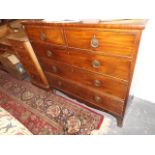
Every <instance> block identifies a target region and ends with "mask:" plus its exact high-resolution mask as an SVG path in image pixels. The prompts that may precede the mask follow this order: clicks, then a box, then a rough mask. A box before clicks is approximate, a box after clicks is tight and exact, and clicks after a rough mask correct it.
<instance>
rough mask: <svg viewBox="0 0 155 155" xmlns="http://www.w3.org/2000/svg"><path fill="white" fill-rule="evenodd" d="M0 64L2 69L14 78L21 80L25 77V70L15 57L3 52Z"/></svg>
mask: <svg viewBox="0 0 155 155" xmlns="http://www.w3.org/2000/svg"><path fill="white" fill-rule="evenodd" d="M0 62H1V63H2V67H3V69H5V70H6V71H7V72H8V73H9V74H10V75H12V76H14V77H15V78H17V79H19V80H23V79H25V78H26V77H27V74H26V71H25V69H24V68H23V66H22V64H21V63H20V61H19V60H18V58H17V57H16V56H15V55H13V54H10V53H7V52H5V53H4V54H2V55H1V56H0Z"/></svg>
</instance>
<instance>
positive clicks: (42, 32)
mask: <svg viewBox="0 0 155 155" xmlns="http://www.w3.org/2000/svg"><path fill="white" fill-rule="evenodd" d="M26 32H27V35H28V37H29V39H30V40H32V41H33V40H34V41H41V42H47V43H52V44H56V45H65V41H64V38H63V32H62V30H61V28H59V27H50V26H44V27H39V26H26Z"/></svg>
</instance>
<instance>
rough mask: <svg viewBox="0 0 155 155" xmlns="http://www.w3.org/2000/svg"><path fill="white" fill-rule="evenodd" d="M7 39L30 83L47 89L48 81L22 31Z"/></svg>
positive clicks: (12, 34)
mask: <svg viewBox="0 0 155 155" xmlns="http://www.w3.org/2000/svg"><path fill="white" fill-rule="evenodd" d="M7 39H8V41H9V42H10V44H11V45H12V48H13V52H14V54H15V55H16V56H17V57H18V59H19V60H20V61H21V63H22V64H23V66H24V68H25V70H26V72H27V73H28V75H29V77H30V79H31V82H32V83H33V84H35V85H37V86H39V87H41V88H44V89H48V88H49V84H48V81H47V79H46V77H45V75H44V73H43V70H42V68H41V66H40V64H39V62H38V59H37V57H36V55H35V53H34V51H33V49H32V46H31V44H30V42H29V40H28V38H27V36H26V34H25V33H24V32H23V31H19V32H15V33H11V34H10V35H8V36H7Z"/></svg>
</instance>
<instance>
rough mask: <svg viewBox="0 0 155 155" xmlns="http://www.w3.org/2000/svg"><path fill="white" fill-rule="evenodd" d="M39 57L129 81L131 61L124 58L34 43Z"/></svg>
mask: <svg viewBox="0 0 155 155" xmlns="http://www.w3.org/2000/svg"><path fill="white" fill-rule="evenodd" d="M32 46H33V49H34V51H35V53H36V55H37V56H40V57H44V58H50V59H51V60H57V61H61V62H64V63H67V64H70V65H73V66H77V67H79V68H82V69H85V70H89V71H92V72H94V73H99V74H103V75H107V76H112V77H115V78H119V79H123V80H127V81H128V79H129V76H130V75H129V72H130V64H131V61H130V60H128V59H124V58H119V57H113V56H105V55H97V54H92V53H90V52H87V53H86V52H85V53H83V52H81V51H80V50H72V51H70V50H66V49H57V48H54V47H52V46H49V45H48V46H47V45H44V44H39V43H34V42H33V43H32Z"/></svg>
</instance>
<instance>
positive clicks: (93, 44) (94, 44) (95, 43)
mask: <svg viewBox="0 0 155 155" xmlns="http://www.w3.org/2000/svg"><path fill="white" fill-rule="evenodd" d="M91 47H93V48H97V47H99V41H98V40H97V39H96V36H95V35H94V36H93V38H92V40H91Z"/></svg>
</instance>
